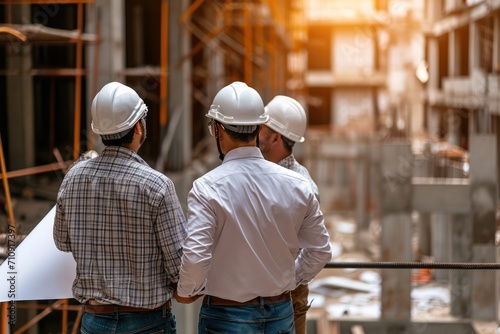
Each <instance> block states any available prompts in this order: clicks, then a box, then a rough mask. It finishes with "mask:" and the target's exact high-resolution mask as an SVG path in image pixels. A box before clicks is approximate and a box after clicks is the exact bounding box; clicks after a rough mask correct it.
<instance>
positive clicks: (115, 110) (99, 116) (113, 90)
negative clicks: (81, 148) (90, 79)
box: [91, 82, 148, 139]
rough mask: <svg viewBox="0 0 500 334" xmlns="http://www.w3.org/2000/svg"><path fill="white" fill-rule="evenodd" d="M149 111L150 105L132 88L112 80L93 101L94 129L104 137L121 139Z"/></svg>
mask: <svg viewBox="0 0 500 334" xmlns="http://www.w3.org/2000/svg"><path fill="white" fill-rule="evenodd" d="M147 112H148V107H147V106H146V104H145V103H144V101H143V100H142V99H141V98H140V97H139V95H138V94H137V93H136V92H135V91H134V90H133V89H132V88H130V87H128V86H125V85H124V84H121V83H119V82H110V83H108V84H106V85H105V86H104V87H102V89H101V90H100V91H99V93H97V95H96V96H95V97H94V100H93V101H92V108H91V114H92V124H91V126H92V131H94V133H96V134H98V135H101V136H102V138H103V139H119V138H121V137H123V136H125V135H126V134H127V132H128V131H129V130H130V129H131V128H132V127H133V126H134V125H135V123H137V121H139V120H140V119H141V118H142V117H144V116H145V115H146V114H147Z"/></svg>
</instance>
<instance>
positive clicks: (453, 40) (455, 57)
mask: <svg viewBox="0 0 500 334" xmlns="http://www.w3.org/2000/svg"><path fill="white" fill-rule="evenodd" d="M459 46H460V41H459V40H458V38H457V33H456V31H455V30H452V31H450V33H449V34H448V76H449V77H453V76H456V75H458V66H459V65H460V59H459V57H460V53H459V52H457V50H458V48H459Z"/></svg>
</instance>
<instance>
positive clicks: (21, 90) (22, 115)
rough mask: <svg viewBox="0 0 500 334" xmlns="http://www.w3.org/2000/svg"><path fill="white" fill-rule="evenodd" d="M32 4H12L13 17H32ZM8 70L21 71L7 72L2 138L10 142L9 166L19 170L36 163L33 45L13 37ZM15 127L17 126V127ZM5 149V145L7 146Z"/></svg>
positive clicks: (23, 20)
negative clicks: (6, 133)
mask: <svg viewBox="0 0 500 334" xmlns="http://www.w3.org/2000/svg"><path fill="white" fill-rule="evenodd" d="M30 15H31V10H30V6H29V5H19V6H12V21H13V22H26V20H28V21H29V20H30ZM6 57H7V70H12V71H17V72H18V75H7V77H6V83H7V111H8V116H7V124H8V129H9V131H8V137H7V138H5V137H3V138H2V142H3V145H8V152H9V157H10V159H9V165H8V166H7V170H17V169H22V168H27V167H33V166H34V165H35V148H36V145H35V120H34V115H33V78H32V77H31V75H30V74H29V73H30V70H31V67H32V64H31V46H30V44H22V43H21V42H20V41H19V40H17V39H15V38H12V40H11V42H10V43H9V44H7V47H6ZM14 129H16V130H15V131H14ZM4 149H5V147H4Z"/></svg>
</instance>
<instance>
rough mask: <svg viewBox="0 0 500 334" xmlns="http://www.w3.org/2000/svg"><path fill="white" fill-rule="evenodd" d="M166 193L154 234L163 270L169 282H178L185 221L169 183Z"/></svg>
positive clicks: (172, 187) (159, 209) (184, 236)
mask: <svg viewBox="0 0 500 334" xmlns="http://www.w3.org/2000/svg"><path fill="white" fill-rule="evenodd" d="M166 190H167V192H166V194H165V197H164V198H163V201H162V202H161V203H160V206H159V208H158V218H157V221H156V224H155V233H156V235H157V239H158V243H159V245H160V247H161V250H162V254H163V256H164V259H165V268H166V271H167V277H168V279H169V281H170V282H172V283H175V282H177V281H178V280H179V268H180V265H181V258H182V243H183V242H184V239H185V238H186V230H185V225H186V219H185V217H184V212H183V211H182V207H181V204H180V202H179V198H178V196H177V193H176V192H175V189H174V185H173V184H172V182H171V181H170V182H169V183H168V185H167V189H166Z"/></svg>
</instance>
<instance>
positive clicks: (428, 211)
mask: <svg viewBox="0 0 500 334" xmlns="http://www.w3.org/2000/svg"><path fill="white" fill-rule="evenodd" d="M417 2H418V1H413V0H408V1H404V0H399V1H389V0H362V1H349V0H337V1H335V0H324V1H320V0H311V1H306V0H216V1H209V0H178V1H177V0H176V1H169V0H148V1H140V0H0V42H1V43H0V53H1V54H3V55H5V57H0V110H1V112H0V135H1V139H2V142H1V143H2V145H0V149H2V151H1V152H2V155H1V156H2V157H5V161H6V166H7V168H6V170H2V174H1V177H2V180H3V181H5V180H6V179H8V180H9V184H10V188H11V189H12V192H13V193H15V194H18V195H19V194H21V193H26V192H25V191H24V190H25V189H26V188H29V189H30V191H29V192H28V193H29V194H30V195H31V196H34V197H38V198H44V199H49V200H53V199H54V198H55V191H56V190H57V185H58V181H60V179H61V178H62V175H63V172H64V169H65V168H67V166H68V164H69V163H71V162H72V161H73V160H74V159H75V158H76V157H77V156H78V155H79V154H80V153H81V152H83V151H85V150H87V149H90V148H95V149H99V148H100V142H99V139H98V138H97V137H96V136H94V135H93V134H92V132H91V131H89V123H90V114H89V109H90V108H89V106H90V101H91V100H92V98H93V96H94V95H95V93H96V92H97V91H98V90H99V88H100V87H102V86H103V85H104V84H105V83H107V82H109V81H113V80H116V81H121V82H124V83H126V84H128V85H129V86H131V87H133V88H134V89H136V90H137V91H138V93H139V94H140V96H141V97H142V98H143V99H144V100H145V102H146V104H147V105H148V107H149V116H148V118H147V122H148V140H147V141H146V142H145V144H144V146H143V148H142V149H141V156H143V157H144V158H145V160H146V161H148V163H150V164H151V165H152V166H154V167H155V168H156V169H158V170H161V171H163V172H165V173H167V175H169V176H171V177H172V178H173V179H174V181H175V182H176V184H177V190H178V192H179V197H180V198H181V200H185V198H186V194H187V191H188V190H189V188H190V183H191V181H192V177H193V176H194V175H196V174H197V173H202V172H204V171H205V170H206V169H207V168H209V167H208V166H201V167H200V164H199V161H198V159H201V158H200V157H202V154H201V153H203V152H204V151H206V150H208V149H209V147H210V144H211V141H210V138H208V136H207V129H206V122H205V118H204V114H205V113H206V110H207V108H208V107H209V105H210V102H211V98H212V97H213V96H214V95H215V93H216V92H217V91H218V90H219V89H220V88H221V87H222V86H224V85H225V84H227V83H229V82H231V81H234V80H241V81H245V82H246V83H248V84H249V85H250V86H253V87H254V88H256V89H257V91H259V93H260V94H261V95H262V97H263V100H264V102H265V103H266V102H268V101H269V100H270V99H271V98H272V97H273V96H275V95H276V94H285V95H290V96H293V97H295V98H296V99H297V100H299V101H300V102H302V103H303V104H304V106H305V107H306V109H307V112H308V119H309V125H310V127H309V129H308V133H307V135H306V138H307V140H306V143H305V146H304V147H303V149H302V152H301V156H299V158H303V160H304V161H305V164H306V165H307V166H309V167H310V170H311V173H312V175H313V177H314V178H315V180H316V182H317V183H318V186H319V188H320V195H321V198H322V204H321V205H322V208H324V209H323V211H325V213H330V212H332V211H342V212H345V211H351V213H353V216H354V221H355V223H356V226H357V233H358V232H359V233H360V232H362V231H366V230H367V229H368V228H369V224H370V222H371V221H372V220H373V219H378V220H379V221H380V226H381V227H382V228H381V230H382V232H381V240H380V241H381V249H382V252H381V253H382V257H381V258H380V259H382V260H384V261H413V260H418V259H416V258H415V257H414V254H413V253H412V249H411V244H412V242H411V238H412V236H411V235H412V230H411V229H412V215H413V213H414V212H418V214H419V221H420V224H419V228H420V231H419V232H420V235H421V238H420V243H421V244H420V249H421V251H422V252H423V253H424V254H425V255H429V256H430V257H432V258H433V259H435V260H437V261H452V262H454V261H457V262H496V259H497V255H496V252H497V249H496V244H495V239H494V237H495V212H496V210H497V203H498V198H499V187H498V183H499V175H498V174H499V173H498V169H499V121H498V108H499V105H498V103H499V100H500V99H499V96H498V94H500V93H499V92H498V87H499V85H498V84H497V79H498V78H497V76H498V73H497V72H498V68H497V67H498V63H499V62H500V61H499V59H500V58H499V57H500V56H499V54H500V51H499V50H500V38H499V36H500V35H499V34H500V24H499V22H500V21H499V20H500V19H499V8H500V2H499V1H487V0H482V1H458V0H426V1H422V2H421V3H423V4H424V5H425V6H424V15H423V17H424V21H423V23H424V24H422V25H420V24H419V23H418V22H416V21H417V20H416V18H415V17H414V16H412V15H403V16H401V17H397V16H396V15H395V14H394V12H392V11H393V10H397V9H398V8H404V6H405V4H409V3H417ZM393 3H396V5H394V4H393ZM419 19H421V18H419ZM395 23H397V24H396V25H394V24H395ZM422 27H425V29H423V28H422ZM408 36H416V38H415V39H410V38H408ZM420 38H422V41H423V42H422V45H420V44H418V45H417V48H416V49H415V48H414V46H415V45H414V43H413V42H412V41H413V40H416V41H417V42H418V43H420V42H419V41H420ZM424 42H425V43H424ZM420 46H421V50H419V49H418V47H420ZM408 50H410V52H413V53H414V54H412V56H415V57H414V58H412V57H410V56H407V54H406V53H405V52H406V51H408ZM415 50H418V51H415ZM420 58H422V59H420ZM420 60H425V61H424V62H422V63H423V64H424V72H426V71H427V72H426V73H428V76H429V77H428V79H426V78H425V75H424V76H423V77H421V76H415V70H416V69H417V65H418V64H419V61H420ZM425 64H427V65H425ZM427 66H428V69H427ZM419 80H421V81H419ZM402 83H403V84H402ZM4 111H5V112H4ZM421 134H423V135H425V136H426V138H429V137H432V138H433V139H432V140H430V141H429V140H427V139H425V141H426V144H425V145H427V144H429V145H428V146H426V147H427V148H426V149H423V150H419V149H418V148H417V149H416V147H417V146H419V145H416V144H418V143H419V141H417V140H416V135H421ZM207 138H208V140H207ZM450 144H451V145H450ZM425 145H424V146H425ZM441 147H446V148H450V147H453V150H452V149H445V150H441ZM454 152H458V153H457V155H453V154H451V153H454ZM298 154H299V153H298ZM213 156H214V158H215V159H216V155H215V154H214V155H213ZM442 162H445V164H442ZM452 162H453V163H456V165H453V166H451V165H449V164H450V163H452ZM469 163H470V169H467V171H465V170H464V168H465V167H466V166H469ZM193 170H194V171H193ZM185 171H191V173H189V174H188V175H187V176H186V174H184V173H183V172H185ZM464 171H465V173H464ZM47 172H49V173H47ZM35 175H39V177H38V176H35ZM438 177H439V178H438ZM353 180H354V181H355V182H353ZM4 184H5V183H4ZM52 185H54V187H52ZM2 189H3V190H4V193H3V194H4V195H6V194H5V193H6V192H9V189H8V188H5V187H4V188H2ZM1 195H2V192H0V196H1ZM7 206H8V205H7ZM7 209H9V208H7ZM10 211H11V210H10ZM12 223H14V222H12ZM0 228H5V227H3V226H1V227H0ZM359 233H358V237H359ZM358 241H359V240H358ZM357 244H360V243H357ZM436 275H437V276H440V275H441V276H440V277H441V278H444V279H448V276H449V277H450V282H451V289H453V293H454V297H455V299H454V302H453V304H452V306H451V313H452V315H454V316H456V317H457V318H459V319H460V321H457V322H455V323H453V322H450V323H448V324H445V326H446V325H447V326H448V328H452V330H456V331H455V332H467V333H468V332H470V331H469V329H470V328H471V322H472V321H473V320H474V319H483V320H495V319H496V318H497V306H496V304H497V303H498V299H499V298H498V296H497V293H491V291H496V289H497V288H496V285H497V283H496V281H497V279H496V276H497V274H496V273H495V272H488V273H486V274H485V273H483V272H470V271H469V272H467V271H456V272H443V273H441V272H436ZM382 279H383V282H382V293H381V295H382V298H381V303H380V308H381V316H380V319H365V320H359V321H352V320H350V319H331V318H330V319H327V320H328V321H330V322H332V323H335V326H331V327H328V328H329V329H327V330H326V332H325V331H323V332H321V331H320V329H319V327H317V328H312V327H311V328H310V331H311V333H314V331H317V332H318V333H321V334H325V333H329V332H330V331H331V330H333V329H332V328H334V327H335V330H337V331H339V332H341V333H351V327H352V326H354V325H359V326H362V327H363V328H364V331H365V333H382V332H391V333H394V332H397V333H399V332H408V333H442V332H443V327H442V325H443V324H442V323H434V324H432V323H430V322H429V324H426V326H425V328H424V326H422V323H412V315H411V311H412V306H411V272H410V270H399V269H398V270H386V271H383V272H382ZM49 306H50V307H49ZM18 308H19V322H18V324H17V325H16V326H17V327H16V328H15V331H16V333H22V332H25V331H32V332H31V333H37V331H39V332H42V333H43V332H49V331H56V330H57V331H58V330H60V329H59V328H61V327H62V332H63V333H67V332H70V331H73V332H76V330H77V326H74V325H73V324H78V321H79V317H80V316H81V310H80V308H79V307H78V305H73V303H72V302H71V301H67V300H65V301H57V302H55V303H52V302H49V303H46V302H40V303H28V302H26V303H19V304H18ZM196 308H197V306H196V305H190V306H185V307H184V306H182V307H179V309H177V310H176V317H177V320H178V324H179V329H180V332H183V333H192V332H195V328H196V321H195V319H196ZM22 309H23V310H26V313H25V314H24V318H23V316H22V312H21V310H22ZM40 310H43V311H41V312H39V311H40ZM51 310H62V313H61V314H57V315H56V314H54V313H55V312H53V313H52V314H51V313H50V312H51ZM4 312H5V311H4ZM73 312H74V313H73ZM1 319H3V320H4V321H5V317H2V318H1ZM61 322H62V326H61ZM5 325H6V324H5V323H2V328H1V329H0V332H2V333H3V332H4V331H3V329H4V328H5V327H4V326H5ZM454 325H455V326H456V327H454ZM56 328H57V329H56Z"/></svg>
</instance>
